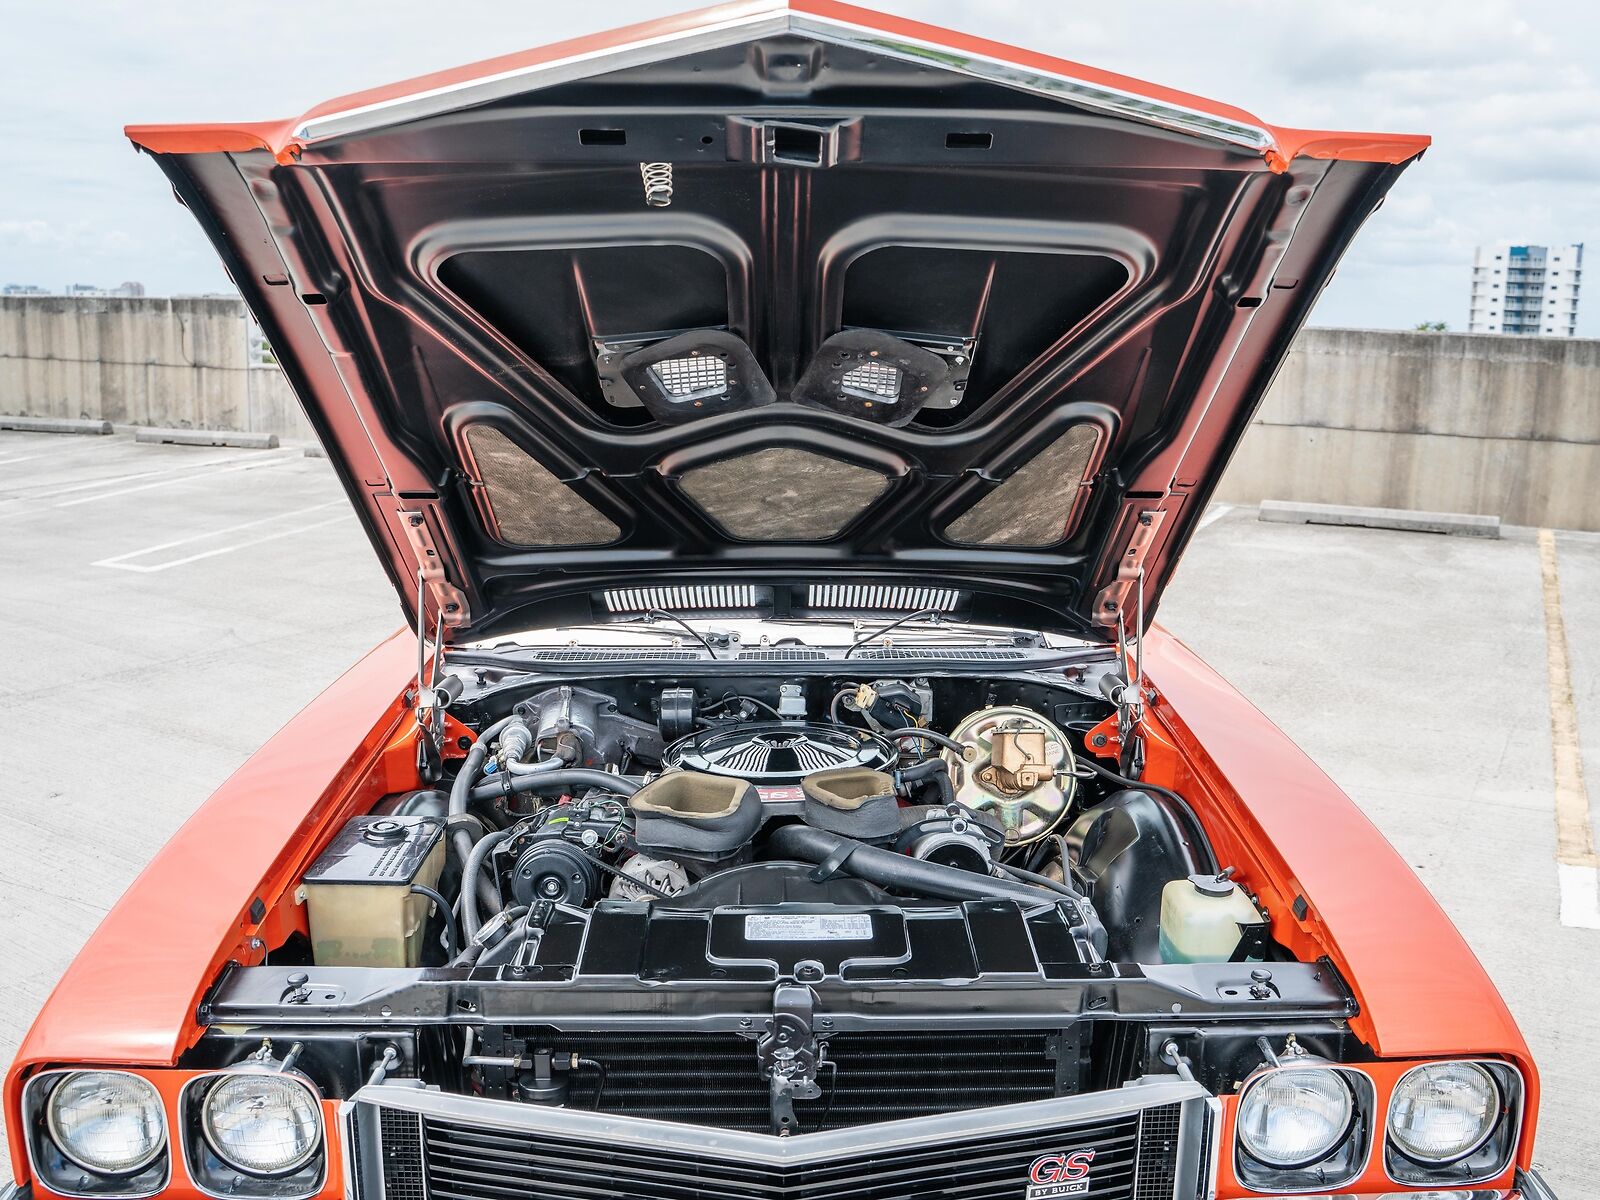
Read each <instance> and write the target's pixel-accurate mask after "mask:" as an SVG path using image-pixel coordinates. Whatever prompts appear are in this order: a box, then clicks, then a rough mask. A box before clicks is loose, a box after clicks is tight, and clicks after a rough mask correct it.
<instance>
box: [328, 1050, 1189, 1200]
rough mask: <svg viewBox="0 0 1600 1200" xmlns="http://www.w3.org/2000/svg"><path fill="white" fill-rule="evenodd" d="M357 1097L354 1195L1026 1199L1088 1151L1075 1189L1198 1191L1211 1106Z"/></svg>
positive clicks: (1107, 1199) (1125, 1091)
mask: <svg viewBox="0 0 1600 1200" xmlns="http://www.w3.org/2000/svg"><path fill="white" fill-rule="evenodd" d="M402 1105H403V1106H404V1107H403V1108H402V1107H400V1106H402ZM353 1109H354V1110H355V1111H354V1116H353V1121H354V1123H355V1124H358V1125H361V1126H362V1128H363V1129H364V1130H366V1131H376V1132H377V1135H378V1136H376V1137H374V1136H371V1133H370V1132H368V1133H366V1134H364V1136H363V1140H362V1143H361V1145H362V1147H363V1149H362V1151H361V1153H362V1155H363V1156H364V1158H365V1165H364V1166H362V1167H361V1168H360V1169H358V1170H356V1171H355V1172H353V1178H354V1179H356V1180H357V1181H358V1183H357V1187H356V1192H357V1195H356V1197H355V1200H418V1198H419V1197H425V1198H426V1200H595V1198H597V1197H606V1198H627V1200H647V1198H648V1200H907V1198H908V1197H915V1198H916V1200H958V1198H959V1200H1020V1198H1021V1197H1023V1196H1024V1195H1025V1194H1026V1193H1027V1189H1028V1179H1029V1172H1030V1169H1031V1167H1032V1166H1033V1164H1034V1163H1035V1162H1036V1161H1037V1160H1039V1159H1040V1158H1043V1157H1046V1156H1058V1155H1071V1154H1074V1153H1078V1152H1084V1151H1092V1152H1093V1154H1092V1159H1091V1160H1089V1161H1090V1164H1091V1165H1090V1167H1089V1170H1088V1174H1087V1176H1086V1177H1085V1182H1086V1187H1085V1189H1084V1190H1083V1191H1081V1192H1073V1193H1071V1195H1072V1196H1073V1200H1080V1198H1081V1200H1194V1198H1195V1196H1196V1183H1197V1181H1198V1180H1200V1179H1203V1178H1205V1172H1204V1171H1203V1170H1201V1169H1200V1162H1199V1156H1200V1138H1201V1132H1202V1129H1203V1128H1204V1126H1205V1123H1206V1121H1207V1119H1208V1113H1207V1109H1206V1101H1205V1099H1204V1093H1203V1091H1202V1089H1200V1088H1199V1087H1198V1086H1197V1085H1194V1084H1186V1083H1182V1082H1179V1081H1177V1080H1172V1081H1165V1080H1163V1081H1160V1082H1154V1083H1151V1082H1146V1083H1144V1084H1141V1085H1137V1086H1133V1087H1128V1088H1122V1089H1118V1090H1117V1091H1114V1092H1106V1093H1099V1094H1095V1095H1089V1096H1075V1097H1065V1098H1061V1099H1056V1100H1045V1101H1039V1102H1036V1103H1032V1104H1014V1105H1007V1106H1004V1107H1000V1108H988V1109H974V1110H969V1111H966V1112H960V1113H950V1114H944V1115H941V1116H933V1117H923V1118H918V1119H916V1120H909V1121H888V1122H882V1123H879V1124H875V1125H866V1126H859V1127H856V1128H852V1129H846V1130H838V1131H833V1132H825V1133H813V1134H801V1135H798V1136H795V1137H788V1138H777V1137H771V1136H768V1135H765V1134H754V1133H741V1132H730V1131H727V1130H712V1129H703V1128H700V1127H698V1126H694V1125H680V1124H676V1123H672V1122H664V1121H654V1120H644V1119H638V1118H628V1117H619V1116H617V1115H615V1114H599V1113H590V1112H584V1111H579V1110H574V1109H560V1108H546V1107H541V1106H536V1105H525V1104H518V1103H515V1102H512V1101H501V1100H485V1099H480V1098H476V1097H467V1096H449V1095H443V1094H441V1093H437V1092H427V1091H421V1090H415V1089H409V1088H399V1087H393V1086H388V1085H383V1086H379V1087H376V1088H367V1089H364V1090H363V1091H362V1092H361V1093H360V1094H359V1095H358V1096H357V1097H356V1100H355V1103H354V1105H353ZM374 1141H376V1142H378V1143H379V1145H378V1147H377V1148H376V1149H374V1148H372V1147H371V1146H370V1145H369V1143H371V1142H374Z"/></svg>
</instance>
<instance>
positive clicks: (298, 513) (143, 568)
mask: <svg viewBox="0 0 1600 1200" xmlns="http://www.w3.org/2000/svg"><path fill="white" fill-rule="evenodd" d="M346 503H347V501H345V500H342V499H340V500H329V501H327V502H325V503H323V504H313V505H311V506H310V507H309V508H297V509H295V510H293V511H292V512H283V513H274V514H273V515H272V516H270V517H257V518H256V519H255V520H253V521H243V522H240V523H239V524H238V525H229V526H226V527H225V528H223V529H211V530H208V531H206V532H205V533H197V534H194V535H192V536H190V537H185V538H176V539H174V540H172V541H170V542H159V543H157V544H156V545H154V546H145V547H142V548H141V549H138V550H129V551H127V552H126V553H123V554H116V555H113V556H112V557H110V558H102V559H100V560H99V561H98V562H96V563H93V564H91V565H92V566H96V567H110V568H113V569H115V570H119V571H138V572H140V573H141V574H146V575H148V574H153V573H154V572H156V571H165V570H168V569H169V568H172V567H181V566H183V565H184V564H185V563H192V562H198V561H199V560H200V559H203V558H215V557H216V556H217V555H219V554H231V553H232V552H233V551H235V550H244V549H247V548H248V547H250V546H259V545H260V544H261V543H263V542H271V541H276V540H277V539H279V538H285V537H289V536H291V535H292V534H296V533H306V532H308V531H310V530H312V529H321V528H322V527H323V526H325V525H333V524H336V523H337V522H339V521H344V520H347V519H349V518H350V517H351V516H352V515H353V514H351V513H349V512H341V513H337V514H335V515H334V516H332V517H329V518H327V519H325V520H322V521H313V522H311V523H310V524H307V525H296V526H293V527H292V528H289V529H278V530H274V531H273V532H271V533H268V534H263V535H261V536H259V537H252V538H246V539H245V540H244V541H242V542H233V543H230V544H229V545H226V546H216V547H213V548H211V549H209V550H202V551H199V552H197V553H194V554H186V555H182V556H180V557H178V558H173V559H168V560H166V561H164V562H158V563H138V562H132V561H130V560H131V559H136V558H143V557H145V556H146V555H149V554H159V553H160V552H161V551H163V550H172V549H175V548H177V547H179V546H192V545H193V544H195V543H196V542H204V541H209V540H210V539H212V538H220V537H226V536H227V535H228V534H230V533H242V532H243V531H245V530H246V529H258V528H260V527H261V526H263V525H270V524H272V523H274V522H276V521H287V520H289V519H290V518H292V517H304V516H309V515H310V514H312V513H314V512H322V511H323V510H325V509H329V508H333V507H335V506H338V507H341V508H342V507H344V506H345V505H346Z"/></svg>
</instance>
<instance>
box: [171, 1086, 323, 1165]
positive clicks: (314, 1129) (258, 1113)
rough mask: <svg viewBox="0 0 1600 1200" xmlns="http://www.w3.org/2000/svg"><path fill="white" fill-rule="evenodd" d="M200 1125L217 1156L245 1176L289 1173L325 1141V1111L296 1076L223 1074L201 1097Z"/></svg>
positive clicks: (303, 1163) (306, 1160)
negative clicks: (202, 1097) (323, 1134)
mask: <svg viewBox="0 0 1600 1200" xmlns="http://www.w3.org/2000/svg"><path fill="white" fill-rule="evenodd" d="M200 1127H201V1130H202V1131H203V1132H204V1133H205V1138H206V1142H207V1143H208V1144H209V1145H210V1147H211V1149H212V1150H213V1151H215V1152H216V1155H217V1157H218V1158H220V1159H221V1160H222V1161H223V1162H225V1163H227V1164H228V1165H229V1166H230V1167H233V1168H235V1169H236V1170H239V1171H243V1172H245V1173H246V1174H247V1175H286V1174H288V1173H289V1172H290V1171H294V1170H298V1169H299V1168H300V1167H303V1166H305V1164H306V1163H308V1162H310V1161H311V1157H312V1156H313V1155H314V1154H316V1152H317V1147H318V1146H319V1145H321V1143H322V1112H321V1109H320V1108H319V1107H318V1104H317V1100H316V1097H315V1096H313V1095H312V1094H311V1090H310V1089H309V1088H307V1087H306V1086H305V1084H303V1083H301V1082H300V1081H299V1080H298V1079H296V1078H295V1077H294V1076H292V1075H274V1074H268V1073H267V1072H264V1071H263V1072H256V1071H242V1072H239V1073H238V1074H234V1075H227V1076H224V1077H222V1078H221V1079H220V1080H219V1081H218V1082H217V1083H216V1084H214V1085H213V1086H212V1087H211V1088H209V1089H208V1090H207V1091H206V1093H205V1098H204V1100H203V1101H202V1102H201V1110H200Z"/></svg>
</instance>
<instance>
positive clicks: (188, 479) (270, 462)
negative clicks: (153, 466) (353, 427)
mask: <svg viewBox="0 0 1600 1200" xmlns="http://www.w3.org/2000/svg"><path fill="white" fill-rule="evenodd" d="M303 457H304V456H303V455H300V454H289V455H286V456H284V457H281V458H271V459H267V458H261V457H256V458H255V459H254V460H253V461H250V462H236V463H234V464H233V465H232V466H225V467H219V468H217V469H216V470H215V471H208V472H206V473H205V474H204V475H201V474H199V473H196V472H191V473H190V474H188V475H181V476H179V477H177V478H176V479H158V480H156V481H155V482H153V483H139V484H135V485H134V486H133V487H125V488H117V489H115V490H113V491H109V492H96V493H95V494H94V495H92V496H79V497H78V498H77V499H76V500H63V501H62V502H61V503H60V504H53V505H51V507H52V508H72V507H74V506H75V505H79V504H93V503H94V502H95V501H96V500H110V499H112V498H114V497H116V496H126V495H128V494H130V493H132V492H148V491H150V490H151V489H152V488H163V487H173V486H175V485H177V484H180V483H193V482H195V481H196V480H201V481H204V480H207V479H215V478H216V477H217V476H218V475H231V474H233V473H234V472H235V471H259V470H268V469H270V468H272V467H281V466H283V465H285V464H287V463H297V462H301V461H302V460H303Z"/></svg>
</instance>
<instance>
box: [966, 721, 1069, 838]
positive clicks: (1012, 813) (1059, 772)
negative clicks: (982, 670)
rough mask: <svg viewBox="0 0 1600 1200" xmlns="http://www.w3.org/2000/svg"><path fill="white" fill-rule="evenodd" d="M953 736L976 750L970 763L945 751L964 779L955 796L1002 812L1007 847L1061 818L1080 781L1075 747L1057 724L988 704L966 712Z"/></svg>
mask: <svg viewBox="0 0 1600 1200" xmlns="http://www.w3.org/2000/svg"><path fill="white" fill-rule="evenodd" d="M950 736H951V738H952V740H954V741H956V742H959V743H960V744H961V745H963V746H966V747H971V748H973V749H975V751H976V753H975V754H974V755H973V756H972V757H971V758H970V759H969V760H968V761H965V762H962V761H961V760H960V759H959V758H958V756H957V755H956V754H955V752H954V751H952V750H950V749H946V750H944V752H943V757H944V760H945V762H946V764H948V765H949V767H950V772H951V777H952V778H960V779H961V786H960V787H959V788H958V789H957V790H956V800H957V801H958V802H959V803H961V804H964V805H966V807H968V808H970V809H973V810H975V811H977V812H984V813H992V814H993V815H994V816H996V817H998V818H999V820H1000V824H1001V827H1002V828H1003V829H1004V831H1005V840H1006V844H1007V845H1008V846H1021V845H1026V844H1027V843H1029V842H1035V841H1038V840H1039V839H1040V838H1042V837H1044V836H1045V835H1046V834H1048V833H1049V832H1050V831H1051V830H1052V829H1054V828H1055V827H1056V826H1057V825H1058V824H1060V823H1061V819H1062V818H1063V817H1064V816H1066V814H1067V809H1068V808H1069V807H1070V806H1071V804H1072V797H1073V794H1074V793H1075V791H1076V790H1077V786H1078V781H1077V777H1076V775H1075V774H1074V771H1075V767H1076V764H1075V763H1074V761H1073V757H1072V747H1071V745H1070V744H1069V743H1068V741H1067V736H1066V734H1064V733H1063V732H1062V731H1061V730H1060V729H1059V728H1058V727H1057V726H1056V725H1054V724H1052V723H1051V722H1050V721H1048V720H1046V719H1045V718H1044V717H1042V716H1040V715H1039V714H1038V713H1036V712H1034V711H1033V710H1032V709H1028V708H1022V707H1020V706H1005V707H1000V708H985V709H980V710H979V711H977V712H975V713H972V714H970V715H969V716H966V717H963V718H962V720H961V722H960V724H958V725H957V726H956V727H955V729H953V730H952V731H951V733H950Z"/></svg>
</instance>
